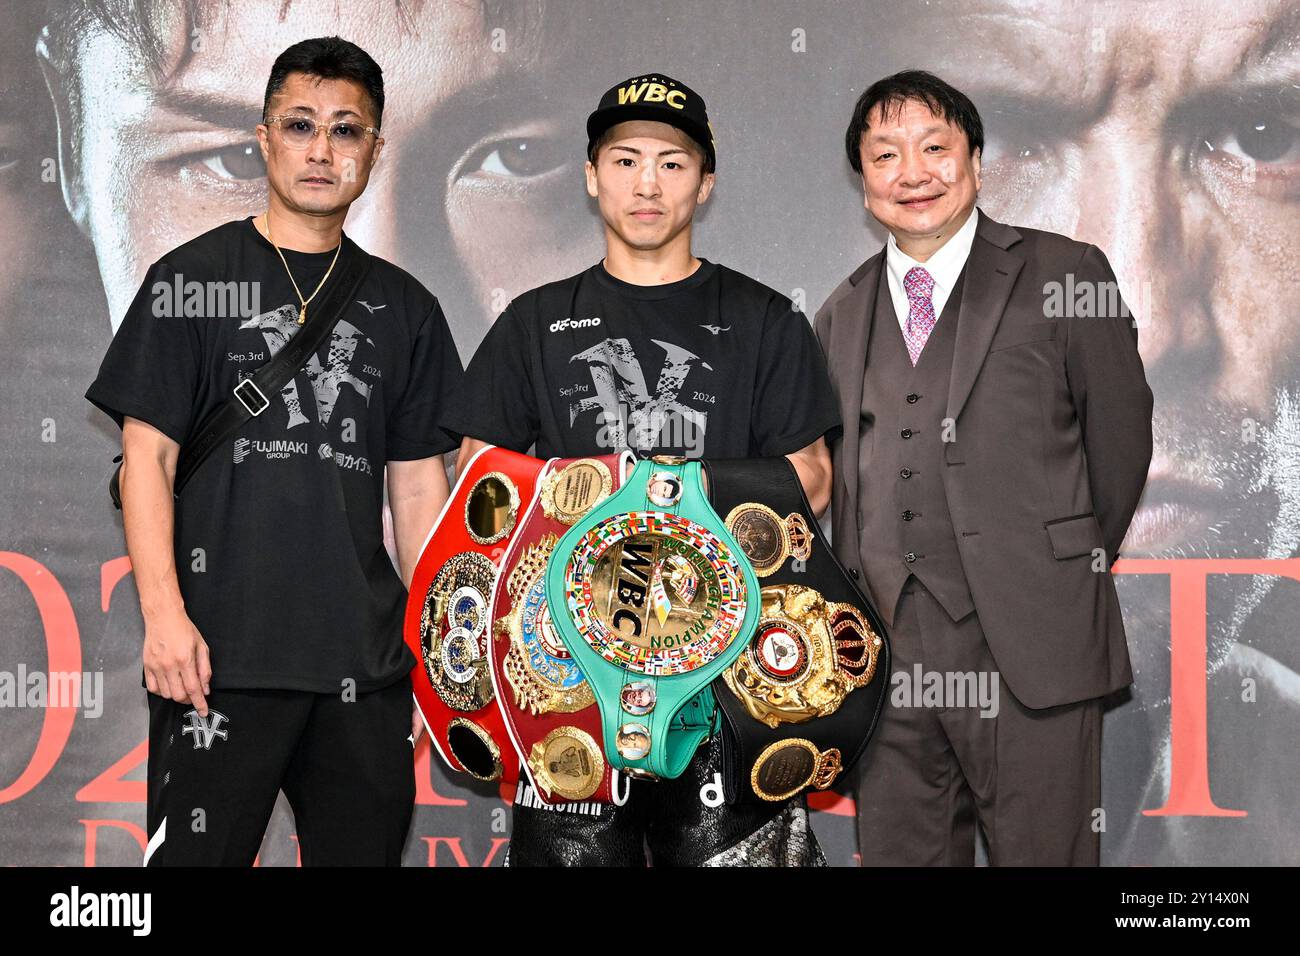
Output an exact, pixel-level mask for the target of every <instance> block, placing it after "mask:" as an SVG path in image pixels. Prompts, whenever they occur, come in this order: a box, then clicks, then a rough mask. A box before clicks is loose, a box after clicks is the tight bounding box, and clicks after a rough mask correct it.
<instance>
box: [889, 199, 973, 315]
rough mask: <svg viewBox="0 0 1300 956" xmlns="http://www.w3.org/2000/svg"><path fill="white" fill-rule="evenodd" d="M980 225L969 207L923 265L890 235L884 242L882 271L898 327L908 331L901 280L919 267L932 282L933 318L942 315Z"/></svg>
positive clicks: (905, 299) (907, 304) (905, 297)
mask: <svg viewBox="0 0 1300 956" xmlns="http://www.w3.org/2000/svg"><path fill="white" fill-rule="evenodd" d="M978 224H979V211H978V209H976V208H972V209H971V211H970V215H969V216H968V217H967V218H966V222H965V223H964V224H963V225H962V227H961V228H960V229H958V230H957V231H956V232H954V233H953V234H952V238H951V239H949V240H948V241H947V242H945V243H944V244H943V245H942V246H940V247H939V249H938V250H937V251H936V252H935V253H934V255H932V256H930V258H929V259H928V260H926V261H925V262H917V261H916V260H915V259H913V258H912V257H911V256H909V255H908V254H907V253H905V252H904V251H903V250H902V249H900V248H898V243H897V242H896V241H895V240H894V235H893V233H890V235H889V239H888V240H887V241H886V242H885V265H886V269H885V272H886V274H887V275H888V277H889V297H890V298H891V299H892V300H893V302H894V311H895V312H896V313H897V314H898V327H899V329H901V330H902V331H903V332H906V331H907V313H908V310H909V309H911V307H912V306H911V303H910V302H908V301H907V290H906V289H904V288H903V277H904V276H905V275H907V273H908V271H910V270H911V268H912V267H913V266H920V267H921V268H922V269H924V270H925V271H926V272H928V273H930V276H931V277H932V278H933V279H934V291H933V292H931V293H930V301H931V302H933V303H934V317H935V319H938V318H939V316H941V315H943V307H944V305H945V304H946V303H947V302H948V296H949V295H950V294H951V293H952V287H953V286H955V285H956V284H957V277H958V276H960V275H961V270H962V267H964V266H965V265H966V259H967V258H968V257H969V256H970V247H971V244H972V243H973V242H974V241H975V227H976V225H978Z"/></svg>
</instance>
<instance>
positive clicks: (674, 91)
mask: <svg viewBox="0 0 1300 956" xmlns="http://www.w3.org/2000/svg"><path fill="white" fill-rule="evenodd" d="M633 120H650V121H652V122H655V123H667V124H668V125H669V126H675V127H676V128H677V129H679V130H681V131H682V132H683V133H685V134H686V135H687V136H689V137H690V138H691V139H693V140H695V142H696V143H698V144H699V145H700V148H701V149H703V150H704V152H705V155H706V156H707V157H708V163H707V164H706V166H705V172H710V173H711V172H713V170H714V169H716V168H717V165H718V156H717V153H716V152H715V151H714V148H713V130H712V129H710V128H709V114H708V111H707V110H706V109H705V107H704V100H703V99H701V98H700V96H699V95H698V94H697V93H695V91H693V90H692V89H690V87H688V86H686V85H685V84H684V83H679V82H677V81H676V80H674V79H673V78H672V77H670V76H665V75H664V74H662V73H649V74H646V75H645V76H634V77H632V78H631V79H628V80H624V81H623V82H622V83H620V84H618V85H617V86H615V87H612V88H611V89H610V90H608V91H607V92H606V93H605V95H604V96H602V97H601V98H600V105H598V106H597V107H596V111H595V112H594V113H592V114H591V115H590V116H588V117H587V158H589V159H590V158H591V151H592V149H593V148H594V147H595V145H596V140H598V139H600V137H601V136H602V135H603V134H604V132H605V131H606V130H608V129H609V128H610V127H611V126H616V125H618V124H619V123H628V122H631V121H633Z"/></svg>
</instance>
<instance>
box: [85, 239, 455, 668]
mask: <svg viewBox="0 0 1300 956" xmlns="http://www.w3.org/2000/svg"><path fill="white" fill-rule="evenodd" d="M284 254H285V257H286V259H287V260H288V264H289V267H290V269H292V270H293V277H294V279H295V280H297V283H298V286H299V288H301V289H302V290H303V293H304V294H310V293H311V291H312V290H313V289H315V288H316V285H317V283H318V282H319V281H320V280H321V278H322V277H323V276H324V275H325V270H326V269H327V268H328V267H329V265H330V263H331V261H332V260H333V258H334V253H333V252H332V251H331V252H327V253H319V254H315V253H299V252H292V251H289V250H285V253H284ZM330 281H331V282H332V281H334V276H331V279H330ZM327 293H328V285H327V286H326V288H325V289H323V290H322V291H321V293H320V296H319V297H318V298H317V300H316V301H321V300H322V299H323V298H324V297H325V296H326V295H327ZM308 316H309V318H308V321H311V320H312V319H311V313H310V307H309V311H308ZM297 318H298V297H297V295H296V294H295V293H294V289H293V286H292V285H291V284H290V281H289V278H288V276H287V274H286V273H285V267H284V265H283V264H282V263H281V261H280V258H279V256H278V255H277V254H276V251H275V248H274V247H273V246H272V245H271V244H270V243H269V242H267V241H266V239H265V238H263V236H262V235H261V234H260V233H259V232H258V231H257V229H256V228H255V227H254V226H253V224H252V221H251V220H249V219H245V220H239V221H236V222H231V223H227V224H225V225H223V226H219V227H218V228H216V229H213V230H212V231H211V232H208V233H205V234H203V235H201V236H199V237H198V238H196V239H193V240H191V241H190V242H187V243H186V244H184V245H182V246H180V247H179V248H177V249H175V250H173V251H171V252H169V253H168V254H167V255H165V256H163V258H162V259H160V260H159V261H158V262H156V263H154V265H153V266H152V267H151V268H150V269H149V272H148V275H147V276H146V278H145V281H144V284H143V285H142V286H141V288H140V292H139V293H138V294H137V295H136V298H135V300H134V301H133V302H132V303H131V307H130V309H129V310H128V312H127V314H126V317H125V319H124V320H123V322H122V325H121V327H120V328H119V329H118V332H117V334H116V336H115V337H114V338H113V341H112V344H111V345H110V346H109V349H108V353H107V355H106V356H105V358H104V361H103V364H102V366H101V367H100V370H99V376H98V377H97V378H96V379H95V382H94V383H93V384H92V385H91V386H90V389H89V390H88V391H87V393H86V397H87V398H88V399H89V400H90V401H91V402H93V403H94V404H95V405H97V406H98V407H99V408H101V409H103V410H104V411H105V412H107V413H108V414H109V415H111V416H112V417H113V418H114V419H115V420H116V421H117V422H118V424H119V425H120V424H121V423H122V420H123V417H124V416H130V417H132V418H137V419H141V420H142V421H145V422H148V423H149V424H150V425H152V426H154V427H155V428H157V429H158V430H159V431H161V432H162V433H163V434H165V435H167V436H168V437H170V438H172V439H174V440H175V441H177V442H178V443H182V444H183V443H184V441H185V438H186V436H187V435H189V434H190V432H191V431H192V429H194V428H195V427H196V425H197V424H198V423H199V422H201V421H202V420H203V419H204V418H205V417H206V416H207V415H208V414H209V413H210V412H211V411H212V410H213V409H214V408H216V407H217V406H218V405H220V404H222V403H224V402H225V401H226V400H227V399H228V398H229V397H230V395H231V390H232V389H233V388H234V387H235V385H236V384H237V383H238V382H239V381H240V380H241V379H242V378H246V377H248V376H249V375H251V374H252V373H253V372H255V371H256V370H257V369H258V368H260V367H261V366H262V365H265V364H266V363H267V362H268V361H270V360H271V358H272V357H273V356H274V354H275V353H276V352H278V351H279V349H280V347H281V346H282V345H283V344H284V343H285V342H286V341H288V338H289V337H290V336H292V335H294V334H296V332H297V331H298V329H299V328H300V326H298V324H297ZM461 375H462V371H461V366H460V359H459V357H458V355H457V352H456V347H455V345H454V343H453V342H452V339H451V335H450V333H449V331H448V329H447V322H446V319H445V318H444V317H443V314H442V310H441V308H440V307H439V305H438V301H437V299H435V298H434V297H433V295H431V294H430V293H429V292H428V290H426V289H425V288H424V287H423V286H422V285H421V284H420V283H419V282H417V281H416V280H415V279H414V278H413V277H411V276H410V275H408V274H407V273H406V272H404V271H402V270H401V269H399V268H397V267H396V266H394V265H392V264H391V263H388V262H385V261H384V260H382V259H378V258H374V259H373V261H372V265H371V267H370V271H369V274H368V275H367V277H366V278H365V280H364V281H363V283H362V285H361V288H360V289H359V291H358V293H357V295H356V296H355V300H354V301H352V302H350V303H348V305H347V307H346V311H345V312H344V314H343V316H342V318H340V320H339V322H338V324H337V325H336V326H335V328H334V331H333V332H332V334H331V336H330V339H329V341H327V342H325V343H323V344H322V346H321V348H320V349H319V351H318V352H317V354H316V355H315V356H313V357H312V358H311V359H309V360H308V362H307V364H306V366H305V367H304V368H303V370H301V371H300V372H299V373H298V374H297V376H295V378H294V379H293V380H292V381H291V382H290V383H289V384H288V385H287V386H285V388H284V389H283V390H282V391H281V393H280V394H279V395H277V396H270V399H271V404H270V406H269V407H268V408H267V409H266V411H264V412H263V413H262V414H261V415H259V416H258V417H256V418H254V419H252V420H250V421H249V422H248V423H247V424H246V425H245V426H244V427H243V428H242V429H241V430H240V431H239V432H238V433H237V434H236V437H234V438H233V439H231V440H230V442H229V444H228V445H227V447H226V448H224V449H217V450H216V451H214V452H213V453H212V454H211V456H210V457H209V458H208V459H207V460H206V461H204V463H203V464H202V466H201V467H200V468H199V469H198V471H196V472H195V473H194V475H193V477H192V479H191V480H190V483H189V484H188V485H187V486H186V487H185V490H184V492H183V494H182V495H181V497H180V499H179V500H178V501H177V502H176V532H175V542H176V568H177V576H178V578H179V580H180V587H181V593H182V595H183V596H184V599H185V608H186V611H187V613H188V614H189V616H190V618H191V620H193V621H194V624H195V626H196V627H197V628H198V629H199V632H200V633H201V634H202V635H203V637H204V639H205V640H206V641H207V643H208V646H209V648H210V651H211V655H212V686H213V687H223V688H276V689H284V690H305V691H314V692H318V693H341V692H346V691H347V690H348V689H349V688H355V690H356V691H357V692H365V691H369V690H375V689H378V688H380V687H384V686H387V685H388V684H391V683H392V682H394V681H396V680H398V679H400V678H401V677H403V676H404V675H405V674H406V673H408V672H409V671H410V669H411V668H412V667H413V666H414V664H415V660H414V658H413V656H412V655H411V653H410V651H409V650H407V648H406V645H405V643H404V642H403V640H402V617H403V613H404V609H405V602H406V591H405V589H404V588H403V586H402V582H401V578H400V576H399V575H398V573H397V572H396V570H394V568H393V565H392V562H391V560H390V559H389V556H388V552H387V549H386V548H385V546H384V533H383V495H384V465H385V462H388V461H395V460H412V459H420V458H428V457H431V456H434V455H440V454H442V453H444V452H446V451H449V450H451V449H452V448H454V447H455V440H454V439H453V438H452V437H451V436H450V435H448V434H447V433H446V432H444V431H443V430H442V429H441V428H440V427H439V424H440V422H439V420H440V418H441V416H442V414H443V413H444V411H445V409H446V407H447V403H448V401H449V399H450V397H451V396H452V395H453V394H454V393H455V392H456V391H457V390H458V389H459V387H460V383H461ZM348 681H353V682H355V683H354V684H349V683H347V682H348Z"/></svg>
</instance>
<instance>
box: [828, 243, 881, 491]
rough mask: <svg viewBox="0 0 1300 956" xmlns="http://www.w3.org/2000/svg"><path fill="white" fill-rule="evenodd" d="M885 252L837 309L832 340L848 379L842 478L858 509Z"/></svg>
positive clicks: (866, 266) (843, 391) (843, 387)
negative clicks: (862, 433) (865, 388)
mask: <svg viewBox="0 0 1300 956" xmlns="http://www.w3.org/2000/svg"><path fill="white" fill-rule="evenodd" d="M884 261H885V253H884V250H881V251H880V252H878V253H876V255H874V256H872V257H871V258H870V259H868V260H867V261H866V262H865V263H863V264H862V266H861V267H860V268H859V270H858V276H857V281H856V282H854V285H853V291H852V292H850V293H849V294H848V295H846V296H845V297H844V298H842V299H840V301H839V302H838V303H837V304H836V305H835V315H834V324H833V328H835V329H836V331H837V333H838V334H836V335H833V336H832V337H831V341H832V354H833V355H835V356H842V358H840V360H839V361H838V362H835V364H836V365H837V366H838V367H839V368H840V369H841V370H842V371H841V374H842V375H843V376H844V378H843V380H842V382H841V383H840V388H839V393H840V420H841V421H842V422H843V423H844V441H843V443H842V446H841V447H842V460H843V463H844V464H843V469H842V475H843V478H844V486H845V488H846V490H847V491H848V494H849V501H851V502H853V507H854V508H855V509H856V507H857V497H858V435H859V427H860V423H861V419H862V379H863V376H864V375H865V374H866V369H867V342H868V341H870V339H871V324H872V321H873V320H874V314H875V308H876V291H877V287H878V285H879V283H880V281H881V276H882V275H883V274H884V268H883V266H884Z"/></svg>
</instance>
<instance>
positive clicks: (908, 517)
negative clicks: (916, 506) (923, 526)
mask: <svg viewBox="0 0 1300 956" xmlns="http://www.w3.org/2000/svg"><path fill="white" fill-rule="evenodd" d="M915 517H916V514H915V513H914V512H913V511H912V509H911V508H908V509H907V510H906V511H904V512H903V520H904V521H911V520H912V519H913V518H915Z"/></svg>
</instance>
